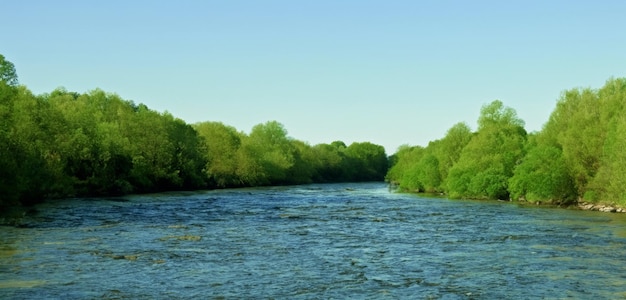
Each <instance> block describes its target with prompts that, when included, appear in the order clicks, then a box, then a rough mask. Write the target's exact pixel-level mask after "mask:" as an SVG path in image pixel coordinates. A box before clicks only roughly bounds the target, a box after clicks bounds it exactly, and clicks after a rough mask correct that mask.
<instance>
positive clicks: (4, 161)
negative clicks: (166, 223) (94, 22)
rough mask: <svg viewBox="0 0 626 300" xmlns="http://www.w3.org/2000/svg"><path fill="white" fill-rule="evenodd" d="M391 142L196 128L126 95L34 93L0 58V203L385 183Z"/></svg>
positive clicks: (269, 125)
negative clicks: (314, 141)
mask: <svg viewBox="0 0 626 300" xmlns="http://www.w3.org/2000/svg"><path fill="white" fill-rule="evenodd" d="M387 165H388V163H387V156H386V154H385V151H384V148H383V147H382V146H379V145H374V144H371V143H353V144H351V145H350V146H349V147H346V146H345V144H344V143H343V142H333V143H332V144H320V145H315V146H310V145H309V144H307V143H305V142H302V141H299V140H296V139H293V138H291V137H289V136H288V135H287V130H286V129H285V128H284V126H283V125H282V124H280V123H278V122H276V121H269V122H266V123H264V124H258V125H256V126H254V127H253V128H252V130H251V132H250V134H245V133H243V132H239V131H237V130H236V129H235V128H233V127H231V126H227V125H224V124H222V123H218V122H202V123H198V124H194V125H189V124H186V123H185V122H184V121H183V120H180V119H178V118H175V117H174V116H172V115H171V114H169V113H167V112H165V113H159V112H156V111H154V110H151V109H149V108H148V107H147V106H145V105H143V104H139V105H137V104H135V103H133V102H132V101H127V100H124V99H122V98H120V97H119V96H118V95H115V94H110V93H106V92H104V91H102V90H94V91H90V92H88V93H84V94H79V93H75V92H68V91H66V90H65V89H62V88H59V89H56V90H54V91H52V92H51V93H49V94H43V95H38V96H37V95H33V94H32V93H31V92H30V91H29V90H28V89H27V88H26V87H25V86H19V85H18V82H17V75H16V73H15V68H14V66H13V64H12V63H11V62H9V61H6V60H5V59H4V56H1V55H0V208H3V207H8V206H13V205H19V204H31V203H35V202H38V201H41V200H42V199H45V198H57V197H67V196H80V195H121V194H126V193H131V192H151V191H164V190H179V189H198V188H223V187H239V186H257V185H276V184H298V183H310V182H337V181H363V180H382V179H383V177H384V175H385V173H386V171H387Z"/></svg>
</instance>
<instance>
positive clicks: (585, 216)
mask: <svg viewBox="0 0 626 300" xmlns="http://www.w3.org/2000/svg"><path fill="white" fill-rule="evenodd" d="M37 210H38V211H39V213H38V214H35V215H32V216H28V218H27V219H26V223H25V226H24V228H13V227H2V228H0V298H11V299H34V298H63V299H84V298H105V299H108V298H115V299H117V298H130V299H142V298H145V299H153V298H221V297H226V298H230V297H235V298H350V297H357V298H416V297H417V298H435V299H438V298H444V299H474V298H567V297H570V298H577V299H582V298H607V299H614V298H623V297H625V296H626V294H625V293H624V292H626V272H625V271H626V263H625V262H624V258H626V247H625V243H626V226H624V225H626V219H625V217H624V215H621V214H620V215H618V214H604V213H597V212H584V211H576V210H565V209H546V208H536V207H526V206H518V205H515V204H509V203H497V202H478V201H451V200H446V199H433V198H424V197H419V196H415V195H403V194H394V193H390V192H389V191H388V189H387V187H386V186H385V185H383V184H372V183H366V184H349V185H342V184H329V185H307V186H295V187H277V188H258V189H239V190H221V191H206V192H199V193H166V194H154V195H141V196H132V197H125V198H113V199H73V200H63V201H56V202H53V203H48V204H44V205H42V206H41V207H38V209H37Z"/></svg>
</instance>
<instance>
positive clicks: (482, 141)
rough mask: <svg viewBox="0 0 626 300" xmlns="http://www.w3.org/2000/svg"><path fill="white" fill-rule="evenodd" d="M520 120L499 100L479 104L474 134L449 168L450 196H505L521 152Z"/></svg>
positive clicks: (498, 197) (523, 133) (492, 197)
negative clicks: (480, 105) (484, 104)
mask: <svg viewBox="0 0 626 300" xmlns="http://www.w3.org/2000/svg"><path fill="white" fill-rule="evenodd" d="M523 124H524V122H523V121H522V120H521V119H519V118H517V114H516V112H515V111H514V110H513V109H511V108H508V107H504V105H503V104H502V102H501V101H499V100H496V101H493V102H492V103H491V104H489V105H486V106H483V108H482V109H481V116H480V118H479V120H478V132H477V134H476V136H474V137H473V138H472V139H471V140H470V141H469V143H468V144H467V146H465V148H463V151H462V152H461V156H460V158H459V160H458V162H457V163H456V164H455V165H454V166H453V167H452V168H451V169H450V173H449V176H448V192H449V194H450V196H451V197H469V198H490V199H508V198H509V192H508V179H509V178H510V177H512V176H513V169H514V167H515V165H516V163H517V162H518V160H519V159H521V158H522V157H523V155H524V143H525V139H526V131H525V130H524V128H523Z"/></svg>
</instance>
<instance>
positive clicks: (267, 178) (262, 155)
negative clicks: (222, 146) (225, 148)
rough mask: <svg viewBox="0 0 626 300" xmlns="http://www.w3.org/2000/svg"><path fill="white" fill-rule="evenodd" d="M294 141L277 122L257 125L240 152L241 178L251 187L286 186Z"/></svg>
mask: <svg viewBox="0 0 626 300" xmlns="http://www.w3.org/2000/svg"><path fill="white" fill-rule="evenodd" d="M293 151H294V150H293V148H292V144H291V139H290V138H288V137H287V130H285V128H284V126H283V125H282V124H280V123H278V122H276V121H269V122H266V123H265V124H258V125H256V126H254V127H253V128H252V131H251V133H250V135H249V136H248V137H246V138H244V139H243V140H242V144H241V147H240V149H239V152H238V154H239V155H238V161H239V163H240V164H239V166H238V170H237V174H238V176H239V177H240V178H241V180H242V181H243V182H244V183H245V184H248V185H269V184H279V183H284V182H285V181H286V179H287V174H288V173H287V171H288V170H289V168H291V167H292V166H293V165H294V162H295V161H294V156H293Z"/></svg>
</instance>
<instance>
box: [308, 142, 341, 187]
mask: <svg viewBox="0 0 626 300" xmlns="http://www.w3.org/2000/svg"><path fill="white" fill-rule="evenodd" d="M345 148H346V146H345V144H343V142H341V143H337V142H334V143H333V144H318V145H315V146H313V148H312V151H313V157H314V159H313V160H311V163H312V165H313V167H314V168H315V173H314V176H313V180H314V181H315V182H337V181H343V180H344V179H345V175H344V173H345V170H344V169H343V168H342V163H343V160H344V159H345V154H344V151H345Z"/></svg>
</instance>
